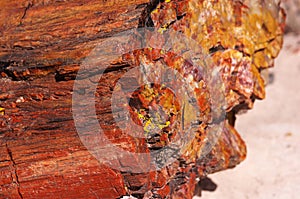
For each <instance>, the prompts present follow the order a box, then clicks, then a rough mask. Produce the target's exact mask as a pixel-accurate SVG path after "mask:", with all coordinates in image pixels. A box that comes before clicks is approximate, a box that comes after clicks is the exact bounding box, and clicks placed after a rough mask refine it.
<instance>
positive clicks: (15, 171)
mask: <svg viewBox="0 0 300 199" xmlns="http://www.w3.org/2000/svg"><path fill="white" fill-rule="evenodd" d="M6 150H7V153H8V156H9V158H10V161H11V162H12V166H13V169H14V174H15V176H16V182H14V180H13V177H12V180H13V182H14V183H16V184H17V191H18V194H19V196H20V198H21V199H23V195H22V193H21V191H20V182H19V176H18V173H17V165H16V162H15V160H14V159H13V155H12V152H11V150H10V148H9V147H8V144H7V143H6Z"/></svg>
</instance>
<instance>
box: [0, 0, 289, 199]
mask: <svg viewBox="0 0 300 199" xmlns="http://www.w3.org/2000/svg"><path fill="white" fill-rule="evenodd" d="M0 7H1V8H0V9H1V10H0V74H1V79H0V198H101V199H102V198H103V199H105V198H107V199H111V198H120V197H122V196H125V195H134V196H135V197H138V198H142V197H145V198H166V197H171V198H192V196H193V193H194V188H195V184H196V183H197V178H198V177H201V176H205V175H207V174H209V173H213V172H216V171H220V170H224V169H227V168H232V167H234V166H236V165H237V164H238V163H240V162H241V161H242V160H243V159H244V158H245V156H246V147H245V144H244V142H243V140H242V139H241V138H240V136H239V134H238V133H237V132H236V130H235V129H234V127H233V126H234V120H235V114H236V113H237V112H238V111H240V110H241V109H249V108H251V107H252V105H253V102H254V100H255V99H262V98H264V95H265V93H264V80H263V78H262V77H261V75H260V72H261V71H262V70H263V69H266V68H268V67H270V66H272V65H273V60H274V58H275V57H276V56H277V54H278V53H279V50H280V48H281V45H282V33H283V26H284V16H283V15H284V14H283V11H282V10H281V9H280V7H279V4H277V3H275V2H273V1H272V2H271V1H270V2H269V1H259V2H257V1H255V2H254V1H227V0H222V1H215V2H211V1H197V0H175V1H165V2H163V1H161V2H159V1H151V2H149V0H135V1H123V0H114V1H105V0H102V1H95V0H84V1H82V0H80V1H79V0H73V1H46V0H40V1H38V0H37V1H34V0H33V1H25V0H21V1H20V0H18V1H17V0H11V1H7V0H5V1H1V2H0ZM144 26H146V27H148V26H151V27H156V28H157V29H159V30H160V31H161V32H163V31H165V30H166V29H174V30H176V31H177V30H179V31H180V32H181V33H182V34H184V35H185V36H186V37H189V38H193V40H194V41H195V43H196V44H197V45H199V46H201V48H202V50H203V53H205V54H206V55H209V57H210V59H211V63H210V65H209V66H208V67H211V68H212V69H214V68H216V69H218V70H219V72H220V73H221V77H222V80H223V81H224V85H225V86H224V88H225V99H226V102H227V104H226V108H225V109H224V111H225V112H226V117H225V118H223V120H222V122H223V123H224V126H223V129H222V132H221V135H220V136H219V137H218V141H217V143H216V144H215V146H214V147H213V148H212V150H211V151H210V152H209V153H208V154H207V155H206V156H205V157H202V156H201V151H202V150H203V149H202V147H203V140H205V138H206V137H207V136H208V135H207V133H206V131H207V129H209V128H210V125H211V123H214V121H210V120H209V119H207V118H209V117H207V116H208V115H209V114H210V112H211V107H210V104H209V95H207V92H208V91H207V90H206V89H205V88H204V87H199V86H200V85H202V86H203V85H204V84H205V80H204V79H201V78H199V77H198V76H197V73H196V72H194V69H197V68H195V67H196V66H190V65H189V66H186V65H185V64H186V62H184V60H181V59H180V58H178V57H174V56H172V55H170V54H168V53H165V54H163V53H161V54H159V55H157V52H155V51H154V50H153V49H148V50H139V51H137V52H134V53H128V54H127V56H124V57H123V58H122V60H121V61H120V60H119V61H118V62H116V63H114V64H112V65H111V66H108V67H109V70H107V72H105V73H104V74H103V77H102V79H101V87H99V88H97V93H96V96H97V97H98V98H97V99H96V101H97V100H98V101H97V102H98V104H100V105H99V106H96V108H97V110H96V112H97V116H98V120H99V122H100V124H101V127H102V128H103V129H104V130H105V132H106V134H108V135H110V137H111V138H112V139H114V140H113V142H114V143H117V144H120V145H122V146H123V147H124V148H127V149H128V150H130V151H133V152H141V151H143V152H149V151H151V150H155V149H156V147H162V146H164V145H165V144H166V143H167V142H168V141H172V140H171V138H169V137H168V139H170V140H167V141H165V140H163V139H162V137H163V136H165V135H167V136H169V135H170V134H168V132H171V131H172V129H168V128H166V129H164V130H165V131H166V132H167V133H166V134H161V135H160V138H159V139H158V141H157V140H155V141H153V140H151V139H141V140H137V139H133V138H132V137H130V136H126V135H123V134H122V133H120V132H119V131H118V129H117V127H116V126H115V125H114V123H113V121H112V120H113V118H112V113H111V111H110V110H109V108H110V103H111V101H110V97H111V93H112V91H113V90H114V86H115V85H116V81H117V80H118V79H119V78H120V77H122V75H123V74H124V73H125V72H126V71H127V70H128V69H129V68H133V67H135V66H134V64H128V63H133V62H134V61H133V60H136V59H138V58H141V59H144V60H145V61H147V62H150V63H153V64H157V63H158V62H159V61H158V60H160V61H161V60H163V62H164V63H166V64H167V65H168V66H169V67H173V68H175V69H176V70H178V71H179V72H180V73H182V74H185V75H188V74H189V73H190V74H192V79H194V80H195V81H196V84H197V85H198V86H197V88H200V89H198V90H197V89H195V90H194V91H195V93H196V96H197V103H198V105H199V106H200V109H203V114H204V115H201V121H200V122H201V125H199V129H198V131H197V135H196V137H195V138H194V139H193V140H192V142H191V143H190V145H189V147H187V149H186V151H184V152H183V154H182V157H180V158H178V160H177V161H175V162H173V163H172V164H171V165H169V166H167V167H165V168H163V169H161V170H159V171H151V172H145V173H131V172H124V171H122V172H121V171H119V170H116V169H113V168H110V167H109V166H107V165H105V164H102V163H101V162H99V161H98V160H97V159H96V158H95V157H94V156H93V155H92V154H91V153H90V152H89V151H88V150H87V149H86V148H85V146H84V145H83V144H82V143H81V140H80V138H79V136H78V134H77V131H76V128H75V124H74V120H73V115H72V94H73V85H74V81H75V77H76V73H77V71H78V70H79V67H80V64H81V63H82V61H83V60H84V58H85V57H87V56H88V55H89V53H90V52H91V50H92V49H93V48H94V47H95V46H96V45H97V44H98V43H99V42H101V41H102V40H104V39H105V38H107V37H110V36H112V35H113V34H115V33H119V32H121V31H124V30H128V29H132V28H137V27H144ZM172 50H174V51H175V52H179V51H180V50H184V49H182V48H181V47H178V48H174V49H172ZM176 50H177V51H176ZM176 67H179V68H176ZM193 67H194V68H193ZM191 68H192V69H193V71H191ZM201 89H202V90H201ZM145 90H146V88H145ZM142 97H143V96H142ZM139 99H141V96H139ZM148 101H149V100H148ZM148 101H147V99H146V100H145V101H144V102H143V103H142V104H143V105H149V104H150V102H148ZM147 103H149V104H147ZM96 104H97V103H96ZM135 108H136V107H135ZM82 111H83V112H84V107H83V109H82ZM134 111H136V109H132V112H134ZM201 111H202V110H201ZM174 114H175V113H174ZM176 114H178V115H180V111H178V113H176ZM176 114H175V115H176ZM133 115H134V113H133ZM170 120H171V119H170ZM139 122H140V124H141V125H143V124H144V123H145V122H146V121H145V120H144V119H141V120H140V121H139ZM217 122H218V123H219V122H220V121H217ZM170 127H172V126H170ZM146 144H148V145H146ZM149 145H150V147H148V148H147V147H145V146H149ZM199 154H200V155H199ZM108 155H109V154H108ZM200 157H201V158H200ZM128 161H135V160H134V158H133V159H131V160H128ZM137 164H139V162H137Z"/></svg>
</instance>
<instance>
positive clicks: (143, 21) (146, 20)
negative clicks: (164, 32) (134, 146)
mask: <svg viewBox="0 0 300 199" xmlns="http://www.w3.org/2000/svg"><path fill="white" fill-rule="evenodd" d="M160 2H163V1H162V0H151V1H150V3H148V5H147V7H146V8H145V10H144V11H143V12H142V15H141V17H140V20H139V25H138V27H139V28H141V27H154V23H153V21H152V19H151V12H152V11H153V10H154V9H155V8H156V7H157V6H158V4H159V3H160Z"/></svg>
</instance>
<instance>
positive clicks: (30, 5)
mask: <svg viewBox="0 0 300 199" xmlns="http://www.w3.org/2000/svg"><path fill="white" fill-rule="evenodd" d="M32 6H33V4H32V3H28V5H27V6H26V8H25V11H24V13H23V16H22V18H21V21H20V25H22V21H23V19H24V18H25V16H26V14H27V11H28V10H29V8H30V7H32Z"/></svg>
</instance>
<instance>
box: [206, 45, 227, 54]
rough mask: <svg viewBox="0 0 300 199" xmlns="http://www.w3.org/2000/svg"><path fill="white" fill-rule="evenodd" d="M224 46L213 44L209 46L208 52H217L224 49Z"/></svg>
mask: <svg viewBox="0 0 300 199" xmlns="http://www.w3.org/2000/svg"><path fill="white" fill-rule="evenodd" d="M224 50H225V48H224V47H223V46H222V45H220V44H219V45H217V46H214V47H211V48H210V49H209V53H210V54H212V53H215V52H218V51H224Z"/></svg>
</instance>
